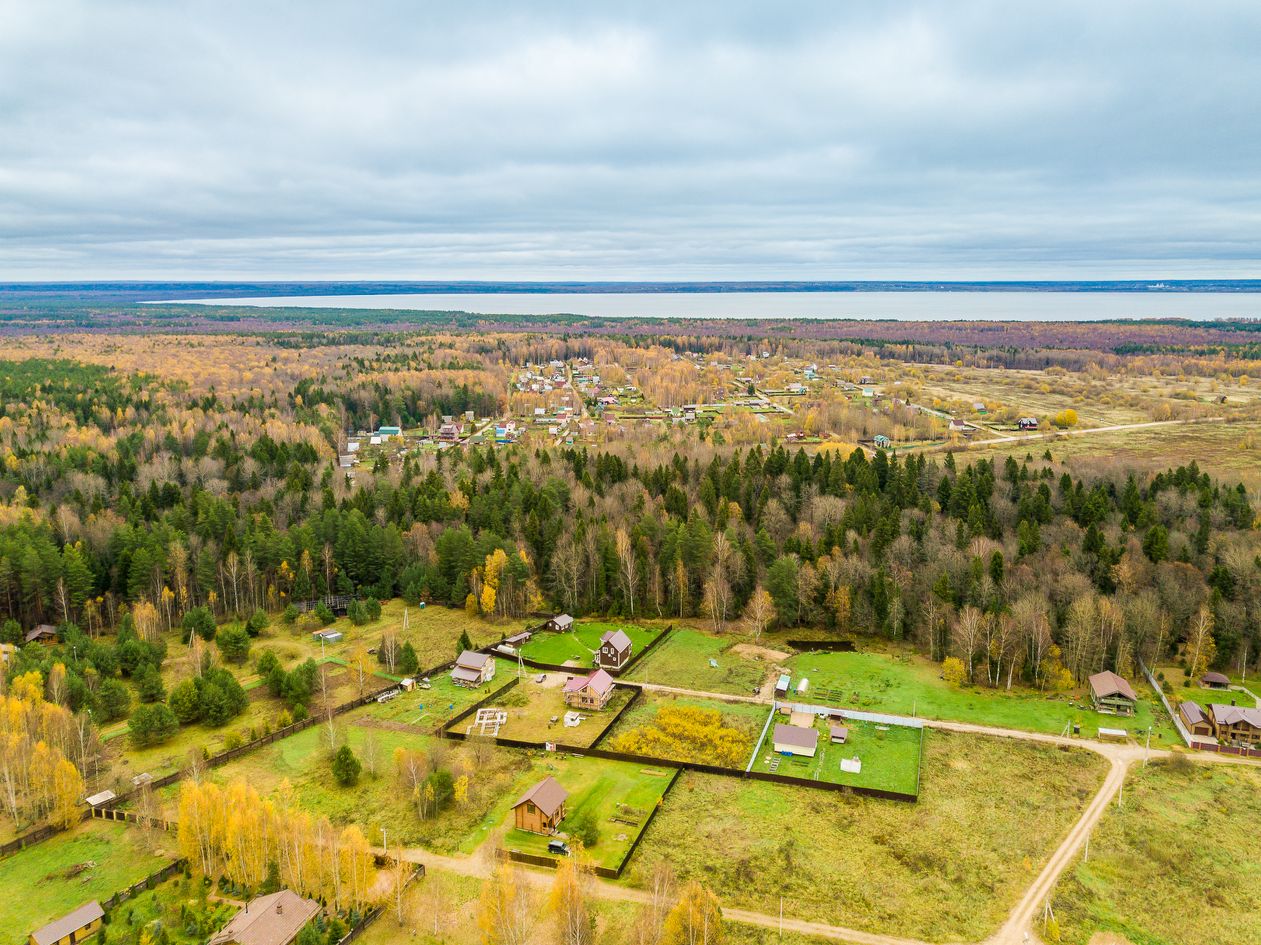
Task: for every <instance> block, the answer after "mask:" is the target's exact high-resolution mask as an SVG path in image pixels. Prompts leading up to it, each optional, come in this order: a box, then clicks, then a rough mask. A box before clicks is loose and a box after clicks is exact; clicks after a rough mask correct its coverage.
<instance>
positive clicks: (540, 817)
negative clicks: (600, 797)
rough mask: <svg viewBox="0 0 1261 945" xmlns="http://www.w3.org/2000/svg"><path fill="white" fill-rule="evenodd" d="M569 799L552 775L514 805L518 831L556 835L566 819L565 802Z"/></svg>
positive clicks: (523, 795) (513, 809)
mask: <svg viewBox="0 0 1261 945" xmlns="http://www.w3.org/2000/svg"><path fill="white" fill-rule="evenodd" d="M568 798H569V792H568V791H566V790H565V789H564V788H563V787H561V784H560V782H559V781H557V780H556V779H555V778H553V777H551V776H550V775H549V776H548V777H546V778H544V779H543V780H542V781H540V782H539V783H538V784H536V785H534V787H532V788H530V790H528V791H526V792H525V793H524V794H522V795H521V799H520V800H519V801H517V802H516V803H515V804H513V805H512V815H513V818H514V822H515V823H516V827H517V829H518V830H527V831H529V832H530V833H541V834H549V833H555V832H556V828H557V827H559V826H560V822H561V821H562V820H564V819H565V801H566V800H567V799H568Z"/></svg>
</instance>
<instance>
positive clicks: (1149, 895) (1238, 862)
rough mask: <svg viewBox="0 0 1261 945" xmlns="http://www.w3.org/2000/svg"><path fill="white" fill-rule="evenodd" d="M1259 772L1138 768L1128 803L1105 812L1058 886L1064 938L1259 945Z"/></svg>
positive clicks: (1076, 942)
mask: <svg viewBox="0 0 1261 945" xmlns="http://www.w3.org/2000/svg"><path fill="white" fill-rule="evenodd" d="M1259 833H1261V770H1258V769H1257V768H1255V767H1250V766H1245V765H1223V764H1206V763H1192V762H1189V761H1186V760H1180V761H1178V762H1175V763H1172V764H1171V763H1169V762H1166V761H1159V762H1152V763H1151V764H1149V765H1148V766H1147V767H1146V768H1141V767H1137V768H1134V769H1133V772H1132V774H1131V775H1130V778H1129V780H1128V781H1127V782H1126V787H1125V803H1124V806H1122V807H1121V808H1119V809H1118V807H1117V806H1116V805H1115V804H1114V805H1111V806H1110V807H1109V808H1108V811H1107V813H1106V814H1105V815H1104V817H1103V820H1102V821H1100V823H1099V826H1098V827H1096V828H1095V833H1094V835H1093V836H1092V837H1091V840H1090V857H1089V859H1088V860H1087V861H1086V862H1082V861H1081V860H1080V859H1079V860H1078V862H1077V864H1076V865H1075V866H1074V867H1073V868H1072V869H1071V870H1069V871H1068V872H1066V873H1065V874H1064V877H1063V878H1062V879H1061V880H1060V884H1059V886H1057V887H1056V890H1055V894H1054V898H1053V900H1052V908H1053V909H1054V910H1055V916H1056V919H1057V921H1058V922H1059V925H1060V930H1061V934H1062V939H1063V941H1065V942H1071V943H1073V945H1086V943H1087V942H1089V941H1090V940H1091V938H1092V936H1093V935H1094V934H1095V933H1097V932H1111V933H1115V934H1118V935H1124V936H1125V937H1126V939H1128V940H1129V941H1131V942H1134V943H1135V945H1237V943H1240V942H1258V941H1261V882H1259V880H1261V861H1259V860H1258V857H1257V856H1256V855H1255V852H1254V851H1255V850H1256V845H1257V836H1258V834H1259Z"/></svg>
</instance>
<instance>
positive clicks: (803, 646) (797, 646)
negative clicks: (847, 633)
mask: <svg viewBox="0 0 1261 945" xmlns="http://www.w3.org/2000/svg"><path fill="white" fill-rule="evenodd" d="M784 642H785V643H787V644H788V645H789V646H790V647H792V648H793V649H794V650H800V651H801V652H803V653H853V652H854V650H855V649H857V647H856V646H854V641H853V640H785V641H784Z"/></svg>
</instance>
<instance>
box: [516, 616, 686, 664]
mask: <svg viewBox="0 0 1261 945" xmlns="http://www.w3.org/2000/svg"><path fill="white" fill-rule="evenodd" d="M611 630H621V631H623V632H625V633H626V635H627V636H628V637H630V639H631V655H632V656H633V655H635V654H637V653H639V652H641V651H642V650H643V649H644V647H646V646H648V645H649V644H650V643H652V641H653V640H655V639H657V637H659V636H660V635H661V634H662V633H663V632H664V631H663V630H662V628H660V627H642V626H639V625H638V624H616V623H605V622H603V621H595V620H583V621H578V622H576V623H575V624H574V626H573V629H572V630H570V631H568V632H566V633H554V632H552V631H550V630H543V631H540V632H538V633H536V634H534V636H532V637H531V638H530V639H529V640H528V641H526V642H525V643H524V644H522V646H521V656H522V658H523V659H527V660H534V661H535V662H536V663H549V664H551V665H553V666H574V667H575V668H577V667H583V668H585V667H589V666H592V665H594V663H595V655H596V651H598V650H599V649H600V637H602V636H604V634H605V633H608V632H609V631H611Z"/></svg>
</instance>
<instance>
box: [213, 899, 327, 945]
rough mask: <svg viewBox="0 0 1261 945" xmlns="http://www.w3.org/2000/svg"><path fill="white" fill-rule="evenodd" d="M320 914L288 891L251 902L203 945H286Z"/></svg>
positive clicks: (316, 905)
mask: <svg viewBox="0 0 1261 945" xmlns="http://www.w3.org/2000/svg"><path fill="white" fill-rule="evenodd" d="M319 911H320V904H319V903H318V902H316V901H315V900H313V899H303V898H302V897H301V896H299V895H298V894H297V893H296V892H294V891H293V890H292V889H282V890H280V891H279V892H274V893H272V894H270V895H268V896H259V897H257V898H256V899H251V900H250V901H249V902H247V903H246V904H245V905H244V906H242V907H241V911H240V912H238V913H237V914H236V915H234V916H233V917H232V919H231V920H230V921H229V922H228V924H227V925H225V926H224V927H223V930H222V931H221V932H219V933H218V934H217V935H213V936H211V938H210V940H209V942H207V943H206V945H228V943H235V945H289V943H290V942H292V941H293V940H294V939H295V938H297V937H298V933H299V932H301V931H302V929H303V928H304V927H305V926H306V924H307V923H308V922H310V921H311V920H312V919H313V918H315V916H316V915H317V914H318V913H319Z"/></svg>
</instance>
